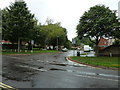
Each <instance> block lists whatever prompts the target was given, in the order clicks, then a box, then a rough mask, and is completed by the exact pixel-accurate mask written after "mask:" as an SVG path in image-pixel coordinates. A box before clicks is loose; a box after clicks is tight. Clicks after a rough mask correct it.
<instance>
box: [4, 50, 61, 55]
mask: <svg viewBox="0 0 120 90" xmlns="http://www.w3.org/2000/svg"><path fill="white" fill-rule="evenodd" d="M53 52H59V51H57V50H33V52H31V51H30V50H29V51H28V50H27V52H25V50H24V51H21V52H15V51H3V52H2V54H3V55H4V54H35V53H53Z"/></svg>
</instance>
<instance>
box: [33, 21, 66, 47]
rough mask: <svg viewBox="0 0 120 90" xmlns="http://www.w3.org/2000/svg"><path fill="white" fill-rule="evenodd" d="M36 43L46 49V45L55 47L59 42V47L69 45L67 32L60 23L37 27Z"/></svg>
mask: <svg viewBox="0 0 120 90" xmlns="http://www.w3.org/2000/svg"><path fill="white" fill-rule="evenodd" d="M47 22H48V21H47ZM35 41H36V43H37V44H40V45H41V46H44V47H45V45H48V46H50V45H52V46H54V47H55V46H57V41H58V45H59V46H61V45H64V44H65V43H67V31H66V29H65V28H63V27H61V26H60V23H55V24H52V23H50V22H49V23H48V25H37V27H36V37H35Z"/></svg>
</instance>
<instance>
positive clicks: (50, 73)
mask: <svg viewBox="0 0 120 90" xmlns="http://www.w3.org/2000/svg"><path fill="white" fill-rule="evenodd" d="M73 53H74V51H68V52H62V53H48V54H33V55H3V56H2V61H3V64H2V67H3V68H2V70H3V71H2V74H3V77H2V79H3V83H5V84H7V85H10V86H12V87H15V88H118V78H120V77H119V76H118V71H113V70H105V69H99V68H94V67H90V66H84V65H77V64H75V63H72V62H69V61H67V60H66V59H65V57H66V56H72V55H75V54H73ZM90 56H92V53H90Z"/></svg>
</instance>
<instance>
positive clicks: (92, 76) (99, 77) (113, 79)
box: [75, 75, 118, 82]
mask: <svg viewBox="0 0 120 90" xmlns="http://www.w3.org/2000/svg"><path fill="white" fill-rule="evenodd" d="M75 76H80V77H85V78H94V79H102V80H110V81H116V82H118V80H115V79H107V78H100V77H93V76H85V75H75Z"/></svg>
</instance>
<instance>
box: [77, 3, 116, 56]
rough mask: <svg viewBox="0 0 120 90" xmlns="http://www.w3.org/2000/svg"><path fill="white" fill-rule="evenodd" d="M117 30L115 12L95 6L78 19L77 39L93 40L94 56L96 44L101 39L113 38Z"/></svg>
mask: <svg viewBox="0 0 120 90" xmlns="http://www.w3.org/2000/svg"><path fill="white" fill-rule="evenodd" d="M117 30H118V20H117V16H116V14H115V12H113V11H111V10H110V9H109V8H108V7H105V6H104V5H96V6H94V7H91V8H90V10H88V12H85V13H84V14H83V16H82V17H81V18H80V21H79V24H78V25H77V33H78V37H79V38H80V39H82V38H83V37H88V38H89V39H90V40H91V38H94V39H95V42H94V41H92V40H91V41H92V42H94V43H95V44H96V55H97V54H98V43H99V40H100V38H101V37H109V36H114V34H113V32H114V33H115V32H116V31H117Z"/></svg>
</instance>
